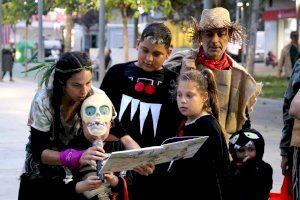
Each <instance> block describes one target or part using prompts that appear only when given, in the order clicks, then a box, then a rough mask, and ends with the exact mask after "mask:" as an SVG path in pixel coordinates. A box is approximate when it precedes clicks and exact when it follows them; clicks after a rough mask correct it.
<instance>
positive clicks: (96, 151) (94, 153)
mask: <svg viewBox="0 0 300 200" xmlns="http://www.w3.org/2000/svg"><path fill="white" fill-rule="evenodd" d="M105 158H106V154H105V151H104V149H103V148H102V147H100V146H93V147H90V148H88V149H87V150H86V151H85V152H84V153H83V154H82V156H81V157H80V160H79V162H80V164H81V165H82V166H83V165H91V166H92V167H94V168H96V167H97V164H96V162H97V161H102V160H104V159H105Z"/></svg>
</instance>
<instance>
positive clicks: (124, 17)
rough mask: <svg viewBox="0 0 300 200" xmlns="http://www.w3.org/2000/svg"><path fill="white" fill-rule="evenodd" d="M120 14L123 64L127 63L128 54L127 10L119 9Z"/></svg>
mask: <svg viewBox="0 0 300 200" xmlns="http://www.w3.org/2000/svg"><path fill="white" fill-rule="evenodd" d="M121 14H122V22H123V50H124V62H128V61H129V54H128V28H127V22H128V14H127V8H121Z"/></svg>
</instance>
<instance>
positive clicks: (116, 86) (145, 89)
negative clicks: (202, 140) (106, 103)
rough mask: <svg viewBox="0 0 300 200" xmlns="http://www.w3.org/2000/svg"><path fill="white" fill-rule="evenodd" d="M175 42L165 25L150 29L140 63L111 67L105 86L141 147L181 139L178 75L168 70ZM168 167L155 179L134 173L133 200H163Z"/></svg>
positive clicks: (141, 42) (157, 172) (157, 169)
mask: <svg viewBox="0 0 300 200" xmlns="http://www.w3.org/2000/svg"><path fill="white" fill-rule="evenodd" d="M171 38H172V37H171V32H170V30H169V28H168V27H167V26H166V25H164V24H163V23H161V22H153V23H151V24H149V25H147V26H146V27H145V29H144V30H143V32H142V34H141V38H140V40H138V42H137V46H136V49H137V51H138V56H137V60H135V61H131V62H128V63H120V64H117V65H114V66H112V67H110V68H109V69H108V71H107V73H106V75H105V77H104V79H103V81H102V84H101V89H102V90H103V91H105V93H106V94H107V96H108V97H109V98H110V99H111V100H112V102H113V105H114V106H115V108H116V111H117V112H118V119H119V120H120V121H121V123H122V125H123V127H124V128H125V129H126V131H127V133H128V134H129V135H130V136H131V137H132V138H133V139H134V140H135V141H136V142H137V143H138V144H139V145H140V146H141V147H149V146H155V145H161V143H162V142H163V141H164V140H165V139H167V138H170V137H174V136H176V133H177V130H178V124H179V122H180V120H181V115H180V113H179V111H178V108H177V104H176V100H175V99H174V91H175V89H176V88H175V87H176V78H177V74H176V73H175V72H173V71H171V70H168V69H166V68H165V67H164V66H163V63H164V61H165V60H166V58H167V57H168V56H169V55H170V53H171V50H170V45H171ZM111 133H114V130H113V129H112V130H111ZM122 139H123V137H122V138H121V140H122ZM167 168H168V164H160V165H157V166H155V170H154V172H153V174H151V175H150V176H140V175H139V174H134V176H133V178H134V180H133V182H134V184H133V189H132V191H131V192H130V193H131V194H132V196H131V197H130V199H131V200H140V199H157V198H158V194H160V195H159V197H160V198H161V199H163V197H162V196H161V195H162V194H164V191H165V187H166V184H164V180H165V177H166V175H167Z"/></svg>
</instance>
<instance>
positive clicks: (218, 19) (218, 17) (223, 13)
mask: <svg viewBox="0 0 300 200" xmlns="http://www.w3.org/2000/svg"><path fill="white" fill-rule="evenodd" d="M225 27H226V28H227V27H231V20H230V15H229V12H228V10H227V9H225V8H222V7H217V8H212V9H204V10H203V11H202V14H201V20H200V24H199V29H200V31H203V30H209V29H215V28H225Z"/></svg>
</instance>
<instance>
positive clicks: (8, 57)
mask: <svg viewBox="0 0 300 200" xmlns="http://www.w3.org/2000/svg"><path fill="white" fill-rule="evenodd" d="M14 61H15V58H14V53H13V52H12V49H10V48H8V47H4V48H3V49H2V72H3V74H2V80H3V79H4V76H5V74H6V73H7V72H8V73H9V81H11V82H13V81H14V79H13V66H14Z"/></svg>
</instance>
